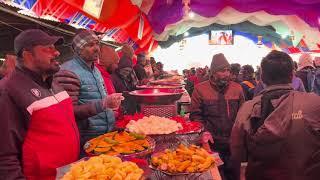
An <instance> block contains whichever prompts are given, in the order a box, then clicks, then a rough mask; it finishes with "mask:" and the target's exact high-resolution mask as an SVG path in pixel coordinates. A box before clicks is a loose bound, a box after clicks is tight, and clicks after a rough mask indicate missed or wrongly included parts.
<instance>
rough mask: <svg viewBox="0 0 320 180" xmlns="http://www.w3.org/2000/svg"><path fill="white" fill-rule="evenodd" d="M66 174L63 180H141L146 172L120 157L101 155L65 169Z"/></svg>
mask: <svg viewBox="0 0 320 180" xmlns="http://www.w3.org/2000/svg"><path fill="white" fill-rule="evenodd" d="M63 169H66V173H64V174H63V176H62V178H57V179H61V180H74V179H130V180H140V179H141V178H142V177H143V174H144V171H143V170H142V169H141V168H140V167H139V166H138V165H137V164H136V163H134V162H130V161H122V160H121V159H120V158H119V157H114V156H108V155H104V154H102V155H99V156H95V157H90V158H85V159H82V160H80V161H77V162H75V163H72V164H71V165H68V166H66V167H63Z"/></svg>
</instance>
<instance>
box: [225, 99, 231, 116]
mask: <svg viewBox="0 0 320 180" xmlns="http://www.w3.org/2000/svg"><path fill="white" fill-rule="evenodd" d="M226 100H227V113H228V118H230V106H229V99H226Z"/></svg>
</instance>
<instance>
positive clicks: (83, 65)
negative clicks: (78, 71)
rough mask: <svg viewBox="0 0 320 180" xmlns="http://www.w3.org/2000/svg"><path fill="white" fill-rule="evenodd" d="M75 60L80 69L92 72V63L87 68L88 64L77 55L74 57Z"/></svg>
mask: <svg viewBox="0 0 320 180" xmlns="http://www.w3.org/2000/svg"><path fill="white" fill-rule="evenodd" d="M75 60H76V61H77V62H78V63H79V64H80V66H81V67H83V68H84V69H86V70H88V71H93V69H94V63H92V65H91V67H89V66H88V64H87V63H86V62H85V61H84V60H83V59H82V58H81V57H80V56H78V55H76V56H75Z"/></svg>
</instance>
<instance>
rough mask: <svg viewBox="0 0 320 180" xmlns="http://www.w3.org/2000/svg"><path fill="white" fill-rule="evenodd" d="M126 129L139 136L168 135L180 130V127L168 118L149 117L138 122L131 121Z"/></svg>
mask: <svg viewBox="0 0 320 180" xmlns="http://www.w3.org/2000/svg"><path fill="white" fill-rule="evenodd" d="M126 128H127V129H128V130H129V131H130V132H135V133H140V134H170V133H173V132H176V131H179V130H181V129H182V125H181V124H180V123H177V122H176V121H174V120H171V119H168V118H164V117H159V116H149V117H144V118H142V119H139V120H138V121H133V120H131V121H130V122H129V123H128V124H127V126H126Z"/></svg>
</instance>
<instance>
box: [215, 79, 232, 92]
mask: <svg viewBox="0 0 320 180" xmlns="http://www.w3.org/2000/svg"><path fill="white" fill-rule="evenodd" d="M211 81H212V82H213V83H214V84H215V86H216V87H217V89H218V91H219V92H223V91H224V90H225V89H226V88H227V87H228V85H229V82H230V78H216V77H211Z"/></svg>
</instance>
